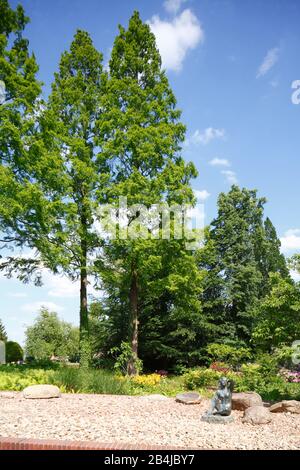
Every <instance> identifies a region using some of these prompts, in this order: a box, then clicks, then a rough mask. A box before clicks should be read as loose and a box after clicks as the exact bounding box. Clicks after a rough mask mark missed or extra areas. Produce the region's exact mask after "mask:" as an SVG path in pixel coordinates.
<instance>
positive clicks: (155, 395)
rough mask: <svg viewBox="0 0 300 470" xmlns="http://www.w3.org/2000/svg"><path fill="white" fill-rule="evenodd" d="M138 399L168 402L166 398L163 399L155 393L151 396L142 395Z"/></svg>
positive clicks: (162, 396)
mask: <svg viewBox="0 0 300 470" xmlns="http://www.w3.org/2000/svg"><path fill="white" fill-rule="evenodd" d="M140 399H144V400H168V397H165V396H164V395H159V394H156V393H153V394H152V395H142V396H141V397H140Z"/></svg>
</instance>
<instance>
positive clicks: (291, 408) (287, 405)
mask: <svg viewBox="0 0 300 470" xmlns="http://www.w3.org/2000/svg"><path fill="white" fill-rule="evenodd" d="M269 410H270V411H271V413H293V414H300V401H297V400H283V401H281V402H279V403H275V404H274V405H272V406H270V408H269Z"/></svg>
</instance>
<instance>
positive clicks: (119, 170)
mask: <svg viewBox="0 0 300 470" xmlns="http://www.w3.org/2000/svg"><path fill="white" fill-rule="evenodd" d="M109 65H110V78H109V80H108V84H107V92H106V98H105V100H104V102H103V106H104V113H103V116H105V119H104V120H103V121H101V120H100V121H99V129H100V138H101V140H103V141H104V142H105V143H104V144H103V156H104V157H106V159H107V160H110V161H111V168H112V180H111V184H110V185H108V187H107V192H108V195H109V200H110V201H112V202H113V201H116V200H117V198H118V197H119V196H126V197H127V202H128V205H129V206H131V205H134V204H144V205H145V206H146V207H150V206H151V205H152V204H158V203H160V202H162V201H165V202H168V203H169V204H172V203H184V202H188V201H192V200H193V193H192V190H191V188H190V186H189V180H190V178H191V177H194V176H195V175H196V170H195V168H194V166H193V165H191V164H188V165H186V164H185V162H184V160H183V159H182V157H181V156H180V145H181V143H182V141H183V139H184V136H185V127H184V125H183V124H182V123H181V122H180V121H179V119H180V114H181V113H180V111H179V110H178V109H177V108H176V99H175V96H174V94H173V92H172V90H171V88H170V86H169V83H168V79H167V77H166V74H165V72H164V71H163V70H162V69H161V57H160V54H159V52H158V49H157V47H156V42H155V36H154V35H153V34H152V33H151V31H150V28H149V26H148V25H147V24H144V23H143V22H142V20H141V19H140V16H139V14H138V12H135V13H134V14H133V16H132V18H131V19H130V21H129V26H128V29H127V30H125V29H124V28H123V27H122V26H120V27H119V35H118V36H117V38H116V40H115V42H114V47H113V50H112V55H111V60H110V64H109ZM132 222H134V220H133V221H132ZM151 248H152V249H153V250H155V242H152V241H151V240H146V241H142V240H130V241H127V242H126V241H123V240H122V242H121V243H119V241H118V243H115V244H111V245H110V248H109V254H108V252H107V256H110V257H111V259H114V262H115V263H116V262H118V261H117V260H123V261H124V269H125V268H126V272H127V273H128V276H127V279H126V286H127V298H128V299H129V315H130V334H129V337H130V342H131V345H132V360H131V362H130V364H129V369H128V371H129V373H131V374H134V373H136V367H135V362H136V360H137V357H138V331H139V327H138V325H139V320H140V318H139V314H140V289H141V285H142V270H143V269H144V267H143V264H144V263H145V253H147V251H149V250H150V251H151ZM112 251H114V254H112ZM152 254H153V256H155V253H154V251H153V252H152Z"/></svg>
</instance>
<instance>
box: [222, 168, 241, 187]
mask: <svg viewBox="0 0 300 470" xmlns="http://www.w3.org/2000/svg"><path fill="white" fill-rule="evenodd" d="M221 173H222V175H224V176H225V177H226V180H227V182H228V183H229V184H237V183H238V179H237V176H236V174H235V172H234V171H231V170H223V171H222V172H221Z"/></svg>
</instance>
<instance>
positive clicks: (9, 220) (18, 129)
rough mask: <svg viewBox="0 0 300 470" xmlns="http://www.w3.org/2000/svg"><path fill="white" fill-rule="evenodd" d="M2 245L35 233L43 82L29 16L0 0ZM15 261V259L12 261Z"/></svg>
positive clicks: (0, 235) (38, 195)
mask: <svg viewBox="0 0 300 470" xmlns="http://www.w3.org/2000/svg"><path fill="white" fill-rule="evenodd" d="M0 12H1V15H0V83H1V89H2V99H1V103H0V187H1V191H0V243H1V246H2V247H3V246H5V245H7V244H8V243H14V244H15V245H23V244H24V243H25V242H26V240H27V238H28V237H27V236H26V233H29V232H30V233H32V232H33V231H34V228H33V226H34V219H35V218H36V215H37V211H38V209H37V208H38V206H39V200H40V197H41V194H40V193H39V191H38V189H37V188H36V186H35V184H34V181H33V179H32V177H31V168H32V154H31V149H32V146H33V143H34V140H35V136H36V130H37V129H36V113H37V112H38V110H39V107H40V106H39V96H40V93H41V85H40V83H39V82H38V81H37V79H36V74H37V71H38V66H37V63H36V60H35V57H34V55H33V54H30V53H29V44H28V41H27V40H26V39H25V38H24V37H23V32H24V29H25V26H26V24H27V23H28V21H29V19H28V18H27V17H26V16H25V14H24V10H23V8H22V7H21V6H18V7H17V8H16V9H15V10H14V9H12V8H11V7H10V5H9V3H8V1H7V0H0ZM15 264H16V260H15Z"/></svg>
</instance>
